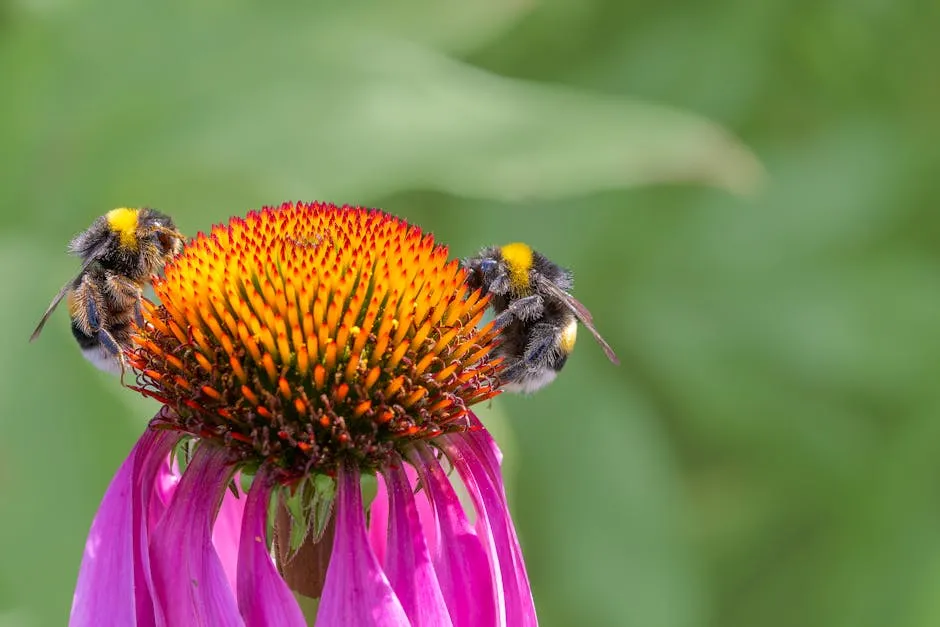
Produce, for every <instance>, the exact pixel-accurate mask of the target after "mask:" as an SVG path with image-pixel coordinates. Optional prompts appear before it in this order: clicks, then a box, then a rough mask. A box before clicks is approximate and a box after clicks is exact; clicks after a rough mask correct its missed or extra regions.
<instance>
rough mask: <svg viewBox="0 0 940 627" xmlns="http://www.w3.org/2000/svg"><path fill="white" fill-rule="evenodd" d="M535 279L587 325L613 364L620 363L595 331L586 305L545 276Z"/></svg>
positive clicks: (592, 319)
mask: <svg viewBox="0 0 940 627" xmlns="http://www.w3.org/2000/svg"><path fill="white" fill-rule="evenodd" d="M537 280H538V284H539V289H541V290H542V291H544V292H546V293H548V294H550V295H552V296H553V297H555V298H557V299H558V300H560V301H561V302H563V303H564V304H565V306H567V307H568V309H570V310H571V311H572V313H574V315H575V317H577V318H578V320H580V321H581V324H583V325H584V326H585V327H587V330H588V331H590V332H591V335H593V336H594V339H595V340H597V343H598V344H600V345H601V348H603V349H604V354H605V355H607V359H609V360H610V361H611V362H613V363H614V364H617V365H620V360H619V359H617V355H616V353H614V349H612V348H611V347H610V344H608V343H607V341H606V340H605V339H604V338H603V337H601V334H600V333H598V332H597V329H595V328H594V316H592V315H591V312H590V311H588V309H587V307H585V306H584V305H582V304H581V302H580V301H579V300H578V299H577V298H575V297H574V296H572V295H571V294H569V293H568V292H566V291H564V290H563V289H560V288H559V287H558V286H557V285H555V284H554V283H552V282H551V281H549V280H548V279H546V278H545V277H542V276H539V277H538V279H537Z"/></svg>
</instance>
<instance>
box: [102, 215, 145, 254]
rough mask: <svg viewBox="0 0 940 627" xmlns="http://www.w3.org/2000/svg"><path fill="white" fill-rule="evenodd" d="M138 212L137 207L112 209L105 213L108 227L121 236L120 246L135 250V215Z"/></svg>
mask: <svg viewBox="0 0 940 627" xmlns="http://www.w3.org/2000/svg"><path fill="white" fill-rule="evenodd" d="M139 214H140V210H139V209H128V208H126V207H122V208H120V209H112V210H111V211H109V212H108V213H106V214H105V216H104V217H105V219H106V220H107V221H108V227H110V228H111V230H112V231H114V232H115V233H117V234H118V236H119V237H120V238H121V246H122V247H124V248H130V249H132V250H137V217H138V216H139Z"/></svg>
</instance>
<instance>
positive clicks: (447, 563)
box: [70, 204, 537, 627]
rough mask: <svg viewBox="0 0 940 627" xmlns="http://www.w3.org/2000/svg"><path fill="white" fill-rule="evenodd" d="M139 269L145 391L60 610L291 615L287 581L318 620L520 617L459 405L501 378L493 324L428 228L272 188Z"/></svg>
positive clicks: (486, 483) (169, 620) (160, 621)
mask: <svg viewBox="0 0 940 627" xmlns="http://www.w3.org/2000/svg"><path fill="white" fill-rule="evenodd" d="M154 289H155V292H156V294H157V296H158V297H159V300H160V303H161V304H160V305H159V306H154V305H150V304H147V305H146V306H145V308H144V309H145V311H144V318H145V324H144V325H143V326H142V327H141V328H140V329H139V331H138V333H137V335H136V337H135V344H136V348H135V349H134V350H133V351H130V352H129V353H128V355H127V360H128V363H129V364H130V366H131V367H133V369H134V370H135V371H136V373H137V377H138V385H137V386H136V389H138V390H139V391H140V392H142V393H144V394H146V395H148V396H151V397H153V398H155V399H157V400H159V401H160V402H161V403H162V404H163V407H162V408H161V410H160V411H159V412H158V414H157V415H156V417H155V418H154V419H153V420H152V421H151V422H150V425H149V427H148V428H147V430H146V431H145V433H144V434H143V436H142V437H141V438H140V440H139V441H138V442H137V444H136V446H135V447H134V449H133V450H132V451H131V454H130V455H129V457H128V458H127V460H126V461H125V462H124V464H123V465H122V466H121V468H120V469H119V470H118V473H117V475H116V476H115V477H114V479H113V480H112V482H111V485H110V486H109V488H108V490H107V492H106V493H105V496H104V499H103V501H102V504H101V507H100V509H99V511H98V513H97V515H96V517H95V520H94V522H93V524H92V528H91V532H90V534H89V537H88V541H87V543H86V547H85V553H84V558H83V561H82V566H81V570H80V573H79V577H78V584H77V587H76V591H75V598H74V601H73V605H72V614H71V620H70V624H71V625H72V626H73V627H80V626H85V625H89V626H90V625H94V626H96V627H97V626H105V625H119V626H121V627H125V626H133V625H138V626H148V627H149V626H168V627H188V626H191V625H193V626H195V625H206V626H212V627H216V626H228V625H246V626H248V627H253V626H271V627H273V626H285V627H293V626H297V625H306V624H307V622H306V620H305V618H304V615H303V614H302V613H301V610H300V607H299V605H298V603H297V601H296V597H295V594H294V591H299V592H301V593H303V594H304V595H307V596H319V599H320V600H319V607H318V610H317V617H316V623H315V624H316V625H319V626H323V625H357V626H368V625H416V626H418V625H420V626H423V627H431V626H438V625H443V626H446V625H455V626H457V625H466V626H473V627H478V626H481V627H486V626H489V625H507V626H511V627H517V626H525V625H535V624H536V622H537V621H536V615H535V609H534V606H533V602H532V595H531V592H530V589H529V584H528V579H527V576H526V572H525V566H524V564H523V560H522V553H521V550H520V547H519V543H518V540H517V538H516V534H515V530H514V527H513V523H512V520H511V518H510V516H509V511H508V508H507V504H506V497H505V493H504V491H503V484H502V478H501V473H500V459H501V458H500V452H499V450H498V449H497V447H496V445H495V443H494V442H493V440H492V439H491V438H490V436H489V434H488V433H487V432H486V431H485V430H484V429H483V427H482V425H480V423H479V422H478V421H477V419H476V417H475V416H474V415H473V414H472V413H471V412H470V406H471V405H473V404H474V403H477V402H480V401H482V400H485V399H488V398H491V397H492V396H494V395H495V394H497V393H498V392H499V387H498V384H497V381H496V376H497V375H498V368H499V364H498V363H497V362H496V361H494V360H492V359H490V352H491V350H492V348H493V346H494V343H495V342H496V340H497V337H496V331H494V330H493V329H492V327H491V325H487V326H483V327H482V328H480V321H481V318H482V316H483V314H484V309H485V308H486V304H487V299H486V297H485V295H482V294H480V293H479V292H471V291H470V290H469V289H468V288H467V287H466V285H465V274H464V271H463V269H462V268H461V267H460V264H459V262H458V261H456V260H451V259H449V258H448V253H447V249H446V248H445V247H443V246H440V245H438V244H435V242H434V240H433V238H432V237H431V236H430V235H428V234H425V233H422V231H421V230H420V229H418V228H417V227H415V226H412V225H409V224H407V223H405V222H404V221H402V220H400V219H398V218H395V217H392V216H390V215H388V214H385V213H383V212H381V211H377V210H368V209H362V208H351V207H336V206H334V205H329V204H285V205H283V206H281V207H279V208H266V209H264V210H262V211H260V212H252V213H250V214H249V215H248V216H247V217H246V218H244V219H242V218H234V219H232V220H231V221H230V222H229V223H228V224H227V225H222V226H216V227H215V228H213V229H212V231H211V232H210V233H209V234H208V235H203V234H200V235H199V236H198V237H196V238H195V239H193V240H192V241H190V242H189V244H188V245H187V246H186V247H185V249H184V251H183V252H182V254H180V255H179V256H178V257H177V258H176V259H175V260H174V261H173V263H171V264H170V265H169V266H167V268H166V277H165V278H164V279H161V280H157V281H155V284H154ZM451 468H453V469H454V470H455V471H456V472H455V473H453V477H450V476H448V471H449V470H450V469H451ZM364 476H374V477H376V478H377V480H378V493H377V496H376V497H375V499H374V500H373V501H372V502H371V504H366V503H364V501H366V500H367V499H365V498H364V496H363V490H362V481H361V479H362V478H363V477H364ZM452 478H454V479H459V481H460V482H461V483H462V484H463V486H464V487H465V489H466V491H467V493H468V494H469V496H470V501H471V502H472V511H467V510H465V508H464V506H463V505H462V503H461V501H460V499H459V498H458V496H457V494H456V492H455V489H454V486H453V484H452V482H451V480H452ZM275 529H276V530H277V532H276V533H274V530H275ZM275 536H276V537H275ZM275 556H277V558H278V559H277V560H275ZM292 589H293V590H292Z"/></svg>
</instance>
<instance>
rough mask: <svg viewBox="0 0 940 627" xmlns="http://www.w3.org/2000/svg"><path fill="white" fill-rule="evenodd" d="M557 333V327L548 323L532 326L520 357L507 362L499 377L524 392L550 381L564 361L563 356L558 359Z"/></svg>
mask: <svg viewBox="0 0 940 627" xmlns="http://www.w3.org/2000/svg"><path fill="white" fill-rule="evenodd" d="M558 333H559V332H558V329H557V328H556V327H554V326H552V325H550V324H544V323H543V324H536V325H535V326H533V327H532V329H531V331H530V337H531V339H530V340H529V343H528V344H527V345H526V348H525V352H524V353H523V355H522V357H521V358H520V359H517V360H515V361H513V362H511V363H509V365H508V366H506V367H505V368H504V369H503V371H502V372H501V373H500V379H502V380H503V381H505V382H506V383H508V384H513V385H512V386H511V387H518V386H521V388H520V389H521V390H522V391H526V392H531V391H534V390H535V389H537V388H539V387H542V385H544V384H545V383H548V382H549V381H551V379H553V378H554V376H555V373H556V372H557V371H558V370H561V367H562V366H563V365H564V363H565V359H564V358H562V359H559V351H558V349H557V345H558ZM539 380H542V381H544V383H540V382H539Z"/></svg>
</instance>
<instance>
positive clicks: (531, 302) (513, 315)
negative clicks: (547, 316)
mask: <svg viewBox="0 0 940 627" xmlns="http://www.w3.org/2000/svg"><path fill="white" fill-rule="evenodd" d="M544 310H545V303H544V301H543V300H542V297H541V296H540V295H538V294H532V295H531V296H523V297H522V298H517V299H515V300H513V301H511V302H510V303H509V305H508V306H507V307H506V309H504V310H503V311H502V312H500V314H499V315H498V316H496V319H495V322H496V328H497V329H502V328H503V327H504V326H506V325H507V324H509V323H510V322H512V321H513V319H517V320H522V321H523V322H524V321H527V320H536V319H538V318H539V317H540V316H541V315H542V312H543V311H544Z"/></svg>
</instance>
